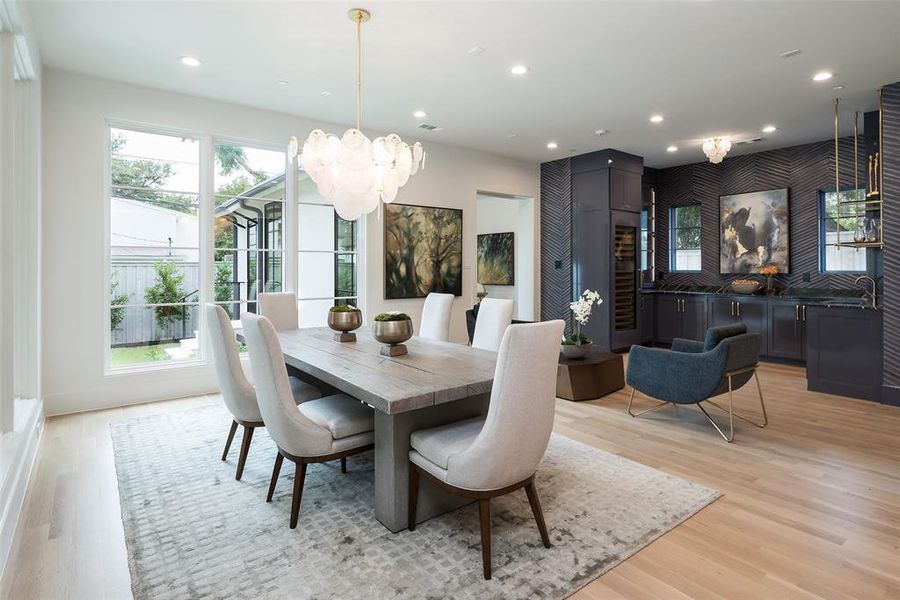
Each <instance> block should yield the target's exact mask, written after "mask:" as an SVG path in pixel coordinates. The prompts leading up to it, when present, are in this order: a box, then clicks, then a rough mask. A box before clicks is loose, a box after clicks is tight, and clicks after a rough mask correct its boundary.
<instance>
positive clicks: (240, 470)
mask: <svg viewBox="0 0 900 600" xmlns="http://www.w3.org/2000/svg"><path fill="white" fill-rule="evenodd" d="M254 429H255V427H250V426H247V425H244V435H243V437H242V438H241V455H240V456H239V457H238V465H237V473H235V475H234V478H235V479H237V480H238V481H240V480H241V476H242V475H243V474H244V465H245V464H246V463H247V453H249V452H250V440H252V439H253V430H254Z"/></svg>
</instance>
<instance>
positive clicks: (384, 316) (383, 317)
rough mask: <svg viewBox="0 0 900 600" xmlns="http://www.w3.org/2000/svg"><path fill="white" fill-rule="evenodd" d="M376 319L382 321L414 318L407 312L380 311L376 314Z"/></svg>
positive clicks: (410, 319)
mask: <svg viewBox="0 0 900 600" xmlns="http://www.w3.org/2000/svg"><path fill="white" fill-rule="evenodd" d="M375 320H376V321H378V322H380V323H381V322H385V321H412V318H411V317H410V316H409V315H408V314H406V313H402V312H397V311H394V312H386V313H378V314H377V315H375Z"/></svg>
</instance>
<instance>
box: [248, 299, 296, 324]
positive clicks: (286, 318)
mask: <svg viewBox="0 0 900 600" xmlns="http://www.w3.org/2000/svg"><path fill="white" fill-rule="evenodd" d="M256 303H257V306H258V307H259V311H258V312H259V314H261V315H262V316H264V317H265V318H267V319H268V320H269V321H271V322H272V325H274V326H275V329H276V330H277V331H289V330H292V329H299V328H300V317H299V315H298V311H297V296H296V294H294V293H293V292H264V293H262V294H259V295H258V296H257V297H256Z"/></svg>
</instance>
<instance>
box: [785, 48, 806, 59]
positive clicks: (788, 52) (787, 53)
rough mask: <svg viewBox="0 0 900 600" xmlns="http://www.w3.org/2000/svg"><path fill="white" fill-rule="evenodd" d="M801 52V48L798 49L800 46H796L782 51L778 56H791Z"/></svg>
mask: <svg viewBox="0 0 900 600" xmlns="http://www.w3.org/2000/svg"><path fill="white" fill-rule="evenodd" d="M801 53H802V50H800V48H797V49H795V50H788V51H787V52H782V53H781V55H780V56H781V58H793V57H795V56H797V55H798V54H801Z"/></svg>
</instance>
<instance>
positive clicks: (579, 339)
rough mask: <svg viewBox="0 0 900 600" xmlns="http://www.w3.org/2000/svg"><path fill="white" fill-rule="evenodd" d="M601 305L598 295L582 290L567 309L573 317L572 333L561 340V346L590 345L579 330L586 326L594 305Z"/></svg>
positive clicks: (589, 341) (601, 300) (601, 301)
mask: <svg viewBox="0 0 900 600" xmlns="http://www.w3.org/2000/svg"><path fill="white" fill-rule="evenodd" d="M602 303H603V299H602V298H600V294H598V293H597V292H594V291H591V290H584V291H583V292H581V296H579V297H578V299H577V300H575V301H574V302H572V303H570V304H569V309H570V310H571V311H572V314H573V316H574V317H575V323H574V332H573V333H572V335H570V336H569V337H567V338H566V339H565V340H563V344H565V345H574V346H581V345H584V344H590V343H591V340H589V339H588V338H586V337H585V336H584V334H583V333H581V328H582V327H583V326H584V325H587V322H588V319H590V318H591V311H592V310H593V308H594V305H595V304H597V305H600V304H602Z"/></svg>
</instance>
